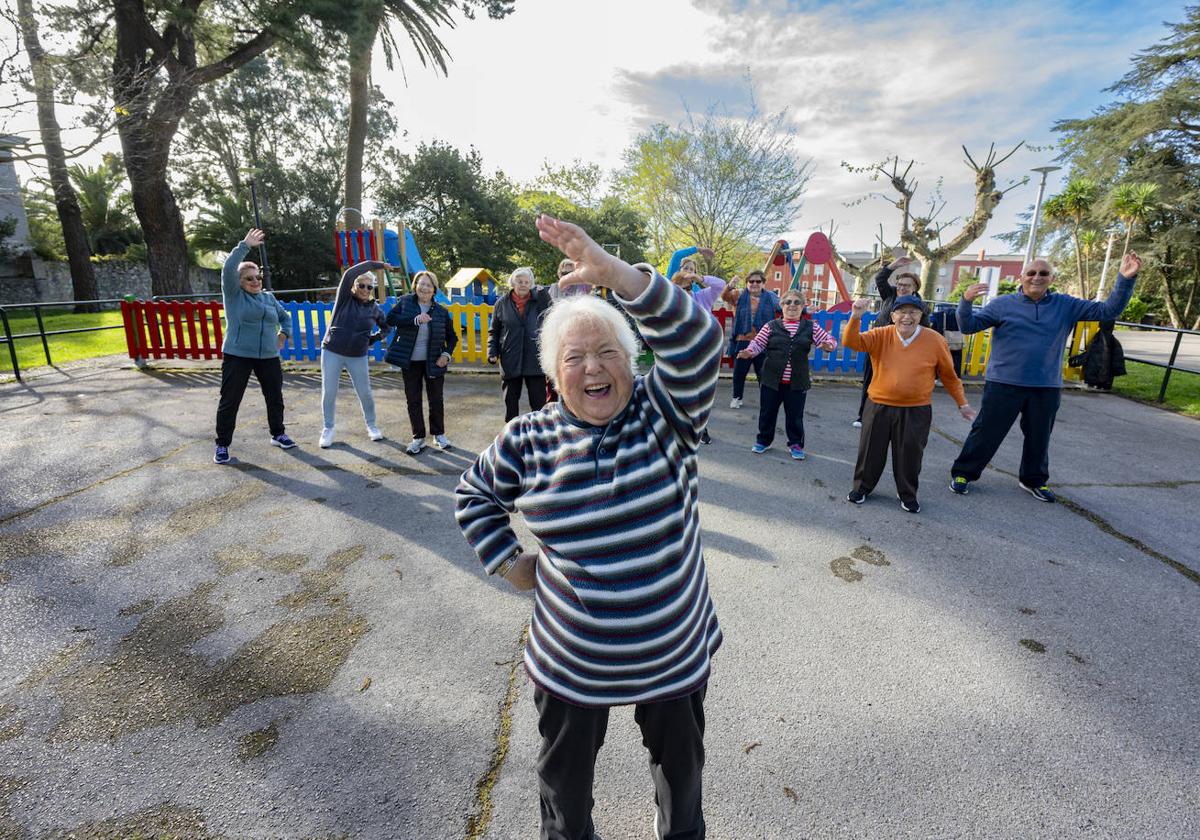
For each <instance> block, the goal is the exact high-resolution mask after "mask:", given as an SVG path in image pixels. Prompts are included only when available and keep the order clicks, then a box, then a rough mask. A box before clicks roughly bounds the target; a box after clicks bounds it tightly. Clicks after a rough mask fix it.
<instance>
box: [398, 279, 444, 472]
mask: <svg viewBox="0 0 1200 840" xmlns="http://www.w3.org/2000/svg"><path fill="white" fill-rule="evenodd" d="M413 291H414V293H413V294H411V295H405V296H404V297H402V298H400V299H399V300H397V301H396V305H395V306H393V307H392V310H391V311H390V312H389V313H388V316H387V324H388V326H389V327H395V328H396V336H395V338H393V339H392V343H391V345H390V346H389V347H388V352H387V362H388V364H391V365H395V366H396V367H398V368H400V370H401V371H403V373H404V397H405V399H406V400H407V402H408V419H409V422H411V423H412V430H413V439H412V443H410V444H409V445H408V453H409V454H410V455H416V454H417V453H418V452H420V451H421V450H422V449H424V448H425V435H426V428H425V417H424V412H423V411H422V407H421V391H422V388H423V387H424V388H425V389H427V390H428V391H429V429H428V431H429V432H430V433H432V434H433V438H434V440H435V441H437V445H438V447H439V448H441V449H449V448H450V441H449V440H448V439H447V438H446V421H445V410H444V408H443V405H442V386H443V385H444V384H445V374H446V366H447V365H449V364H450V354H451V353H453V352H454V348H455V347H457V346H458V332H457V331H456V330H455V329H454V319H453V318H452V317H451V315H450V312H449V310H447V309H446V307H444V306H442V305H441V304H440V303H438V302H437V301H436V300H434V299H433V296H434V294H435V293H436V292H437V276H436V275H435V274H434V273H433V272H432V271H418V272H417V274H416V276H415V277H413Z"/></svg>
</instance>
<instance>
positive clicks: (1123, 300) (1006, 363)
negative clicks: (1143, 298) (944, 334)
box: [958, 274, 1136, 388]
mask: <svg viewBox="0 0 1200 840" xmlns="http://www.w3.org/2000/svg"><path fill="white" fill-rule="evenodd" d="M1135 279H1136V278H1129V277H1125V276H1124V275H1121V274H1118V275H1117V282H1116V284H1115V285H1114V286H1113V290H1112V292H1111V293H1110V294H1109V296H1108V300H1106V301H1103V302H1100V301H1094V300H1083V299H1082V298H1077V297H1071V295H1064V294H1060V293H1058V292H1046V294H1045V295H1043V296H1042V299H1041V300H1038V301H1034V300H1031V299H1030V298H1028V297H1026V296H1025V293H1024V292H1022V291H1017V292H1016V293H1014V294H1011V295H1001V296H1000V297H998V298H996V299H995V300H993V301H991V302H990V303H989V304H988V305H987V306H985V307H983V308H982V309H975V307H974V306H972V305H971V301H969V300H967V299H965V298H964V299H962V300H960V301H959V302H958V328H959V329H960V330H962V331H963V332H964V333H977V332H980V331H981V330H986V329H987V328H988V327H991V328H992V350H991V354H990V357H989V358H988V366H987V380H988V381H989V382H1002V383H1004V384H1006V385H1023V386H1025V387H1029V388H1061V387H1062V384H1063V380H1062V366H1063V353H1064V352H1065V351H1066V346H1067V338H1068V337H1069V336H1070V334H1071V330H1072V329H1073V328H1074V327H1075V323H1076V322H1077V321H1115V320H1116V319H1117V318H1119V317H1120V315H1121V313H1122V312H1124V311H1125V307H1126V306H1127V305H1128V304H1129V299H1130V298H1131V297H1133V281H1134V280H1135Z"/></svg>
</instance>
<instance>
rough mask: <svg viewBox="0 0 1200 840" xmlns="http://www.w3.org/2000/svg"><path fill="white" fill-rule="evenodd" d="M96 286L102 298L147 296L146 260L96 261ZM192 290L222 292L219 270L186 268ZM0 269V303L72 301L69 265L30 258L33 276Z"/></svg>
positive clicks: (197, 291)
mask: <svg viewBox="0 0 1200 840" xmlns="http://www.w3.org/2000/svg"><path fill="white" fill-rule="evenodd" d="M95 266H96V288H97V291H98V292H99V296H100V299H101V300H105V299H110V298H122V297H124V296H125V295H133V296H134V297H137V298H148V297H150V270H149V268H147V266H146V264H145V263H137V262H122V261H108V262H99V263H95ZM188 271H189V275H190V280H191V284H192V292H193V293H195V294H207V293H215V294H217V295H220V293H221V272H219V271H217V270H216V269H215V268H198V267H196V266H192V267H191V268H190V269H189V270H188ZM5 275H6V272H2V271H0V304H14V303H42V302H46V303H49V302H57V301H66V300H72V299H73V295H72V291H71V268H70V266H69V265H68V264H67V263H65V262H46V261H44V260H39V259H37V258H36V257H35V258H34V260H33V275H34V276H33V277H29V276H28V275H27V274H26V275H25V276H5Z"/></svg>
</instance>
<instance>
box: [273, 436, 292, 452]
mask: <svg viewBox="0 0 1200 840" xmlns="http://www.w3.org/2000/svg"><path fill="white" fill-rule="evenodd" d="M271 445H272V446H278V447H279V448H280V449H294V448H295V447H296V441H294V440H292V439H291V438H290V437H288V436H287V434H282V435H275V437H273V438H271Z"/></svg>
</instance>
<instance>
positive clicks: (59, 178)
mask: <svg viewBox="0 0 1200 840" xmlns="http://www.w3.org/2000/svg"><path fill="white" fill-rule="evenodd" d="M17 14H18V16H19V17H20V23H21V37H23V38H24V39H25V51H26V52H27V53H28V54H29V68H30V70H31V71H32V73H33V86H34V91H35V95H36V97H37V119H38V131H39V132H40V133H41V135H42V145H43V146H44V148H45V150H46V166H47V168H48V169H49V171H50V185H51V187H52V188H53V189H54V206H55V208H56V209H57V210H58V221H59V224H60V225H62V232H63V242H64V243H65V244H66V249H67V262H68V264H69V265H70V267H71V289H72V295H73V296H74V298H75V300H78V301H94V300H96V299H97V298H98V297H99V295H98V294H97V291H96V269H95V267H94V266H93V265H92V260H91V256H92V252H91V248H90V247H89V246H88V238H87V231H86V230H85V229H84V227H83V214H82V213H80V211H79V200H78V198H77V197H76V195H75V189H74V188H73V187H72V186H71V179H70V177H68V175H67V157H66V154H65V153H64V152H63V146H62V135H61V132H60V130H59V126H58V117H57V116H56V114H55V108H54V95H55V84H54V75H53V69H52V68H51V67H50V66H49V64H48V63H47V61H46V53H45V51H44V50H43V49H42V44H41V40H40V39H39V37H38V24H37V18H36V17H35V16H34V11H33V3H32V2H31V0H17ZM99 309H100V307H99V306H98V305H97V304H95V303H81V304H79V305H77V306H76V307H75V311H76V312H97V311H99Z"/></svg>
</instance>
